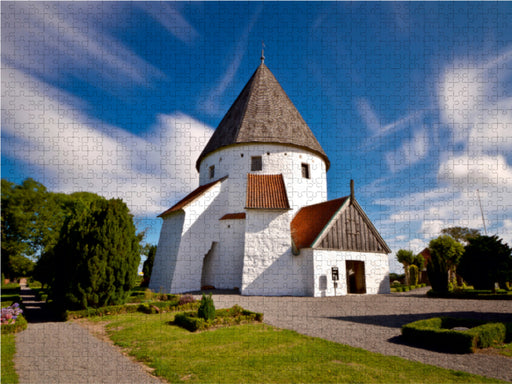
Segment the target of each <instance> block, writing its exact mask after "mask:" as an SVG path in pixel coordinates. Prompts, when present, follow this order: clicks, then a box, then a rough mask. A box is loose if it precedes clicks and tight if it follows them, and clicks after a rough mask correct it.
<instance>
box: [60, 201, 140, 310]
mask: <svg viewBox="0 0 512 384" xmlns="http://www.w3.org/2000/svg"><path fill="white" fill-rule="evenodd" d="M139 241H140V238H139V236H137V234H136V230H135V225H134V224H133V218H132V216H131V215H130V213H129V211H128V207H127V206H126V204H125V203H123V202H122V201H121V200H118V199H111V200H104V199H97V200H94V201H92V203H91V204H90V206H89V207H83V209H82V210H81V211H80V212H77V215H75V216H71V217H70V218H68V220H67V221H66V223H65V224H64V226H63V228H62V231H61V236H60V238H59V241H58V243H57V245H56V246H55V247H54V248H53V251H52V255H51V259H52V260H54V261H55V264H54V266H55V267H56V274H55V275H54V279H53V281H51V282H50V291H51V298H52V299H53V300H54V301H55V302H56V303H57V304H59V305H61V306H62V307H65V308H88V307H92V308H97V307H101V306H105V305H113V304H121V303H124V302H125V300H126V298H127V296H128V294H129V291H130V289H131V288H132V287H133V286H134V284H135V282H136V277H137V269H138V265H139V262H140V245H139Z"/></svg>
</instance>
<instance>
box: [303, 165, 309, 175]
mask: <svg viewBox="0 0 512 384" xmlns="http://www.w3.org/2000/svg"><path fill="white" fill-rule="evenodd" d="M302 177H303V178H305V179H309V164H306V163H302Z"/></svg>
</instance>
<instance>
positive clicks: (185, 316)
mask: <svg viewBox="0 0 512 384" xmlns="http://www.w3.org/2000/svg"><path fill="white" fill-rule="evenodd" d="M262 321H263V314H262V313H256V312H251V311H247V310H245V309H243V308H242V307H240V306H239V305H235V306H233V307H232V308H229V309H219V310H215V304H214V303H213V299H212V295H211V293H210V295H209V296H205V295H204V293H203V297H202V299H201V303H200V304H199V308H198V309H197V311H189V312H183V313H178V314H176V316H175V318H174V321H173V322H172V323H171V324H173V325H178V326H180V327H182V328H185V329H188V330H189V331H191V332H195V331H204V330H207V329H208V328H219V327H226V326H230V325H240V324H245V323H254V322H259V323H261V322H262Z"/></svg>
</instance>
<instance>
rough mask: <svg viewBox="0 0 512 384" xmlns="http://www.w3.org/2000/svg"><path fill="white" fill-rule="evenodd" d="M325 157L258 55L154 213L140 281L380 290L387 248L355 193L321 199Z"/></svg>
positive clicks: (166, 287)
mask: <svg viewBox="0 0 512 384" xmlns="http://www.w3.org/2000/svg"><path fill="white" fill-rule="evenodd" d="M329 166H330V162H329V159H328V157H327V155H326V154H325V153H324V151H323V149H322V147H321V146H320V144H319V143H318V141H317V140H316V138H315V137H314V135H313V133H312V132H311V130H310V129H309V127H308V126H307V124H306V122H305V121H304V119H303V118H302V116H301V115H300V114H299V112H298V111H297V109H296V108H295V106H294V105H293V103H292V102H291V101H290V99H289V98H288V96H287V95H286V93H285V92H284V90H283V89H282V88H281V86H280V85H279V83H278V82H277V80H276V78H275V77H274V75H273V74H272V73H271V72H270V70H269V69H268V68H267V66H266V65H265V64H264V62H263V60H262V62H261V65H260V66H259V67H258V69H257V70H256V72H255V73H254V74H253V76H252V77H251V79H250V80H249V82H248V83H247V85H246V86H245V87H244V89H243V90H242V92H241V93H240V95H239V96H238V98H237V99H236V100H235V102H234V103H233V105H232V106H231V108H230V109H229V110H228V112H227V113H226V115H225V116H224V118H223V119H222V121H221V122H220V124H219V126H218V127H217V129H216V130H215V132H214V134H213V136H212V137H211V139H210V141H209V142H208V144H207V145H206V147H205V148H204V150H203V152H202V153H201V155H200V156H199V159H198V160H197V163H196V168H197V170H198V171H199V185H200V186H199V187H198V188H197V189H196V190H194V191H192V192H191V193H190V194H189V195H187V196H186V197H185V198H183V199H182V200H181V201H179V202H178V203H176V204H175V205H174V206H173V207H171V208H170V209H168V210H167V211H165V212H163V213H162V214H161V215H160V216H159V217H161V218H162V219H163V225H162V230H161V233H160V240H159V242H158V248H157V252H156V256H155V261H154V265H153V271H152V274H151V281H150V284H149V287H150V288H151V289H152V290H153V291H161V292H170V293H183V292H189V291H198V290H200V289H208V288H210V289H211V288H216V289H239V290H240V292H241V294H242V295H264V296H281V295H291V296H315V297H319V296H334V295H345V294H347V293H368V294H375V293H389V278H388V274H389V264H388V255H387V254H388V253H390V252H391V250H390V249H389V247H388V246H387V245H386V243H385V241H384V240H383V239H382V237H381V236H380V235H379V233H378V232H377V230H376V229H375V227H374V226H373V225H372V223H371V221H370V220H369V219H368V217H367V216H366V214H365V213H364V212H363V210H362V208H361V207H360V206H359V204H358V203H357V201H356V200H355V198H354V189H353V183H351V193H350V195H349V196H346V197H342V198H340V199H335V200H330V201H327V179H326V173H327V170H328V169H329Z"/></svg>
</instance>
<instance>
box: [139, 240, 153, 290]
mask: <svg viewBox="0 0 512 384" xmlns="http://www.w3.org/2000/svg"><path fill="white" fill-rule="evenodd" d="M144 248H145V249H144V251H143V254H146V255H147V257H146V260H145V261H144V264H142V273H143V274H144V280H143V285H144V286H147V285H149V281H150V280H151V272H152V271H153V263H154V262H155V255H156V245H150V244H146V245H145V247H144Z"/></svg>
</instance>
